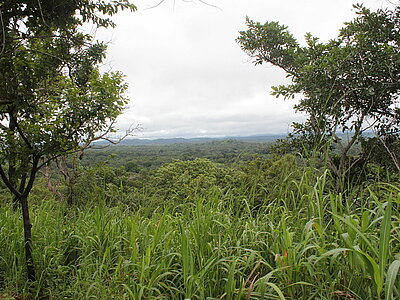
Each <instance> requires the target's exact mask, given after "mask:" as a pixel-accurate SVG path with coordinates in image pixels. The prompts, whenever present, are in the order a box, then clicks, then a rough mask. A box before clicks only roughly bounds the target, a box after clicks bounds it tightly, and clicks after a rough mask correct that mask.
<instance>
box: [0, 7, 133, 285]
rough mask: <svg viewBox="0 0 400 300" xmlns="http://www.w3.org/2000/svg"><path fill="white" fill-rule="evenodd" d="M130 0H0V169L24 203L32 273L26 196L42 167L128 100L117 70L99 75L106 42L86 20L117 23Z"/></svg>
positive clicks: (107, 122) (89, 135) (109, 122)
mask: <svg viewBox="0 0 400 300" xmlns="http://www.w3.org/2000/svg"><path fill="white" fill-rule="evenodd" d="M123 9H129V10H131V11H134V10H135V9H136V8H135V6H134V5H132V4H130V3H129V2H128V1H127V0H118V1H110V2H108V1H107V2H105V1H95V0H80V1H63V0H39V1H31V0H21V1H14V0H12V1H11V0H6V1H2V3H1V4H0V82H1V84H0V175H1V178H2V180H3V181H4V183H5V184H6V186H7V187H8V189H9V190H10V191H11V192H12V193H13V195H14V196H15V199H16V201H17V203H21V204H22V211H23V216H24V230H25V244H26V246H25V249H26V256H27V266H28V278H30V279H32V280H33V279H34V278H35V274H34V269H33V262H32V256H31V249H30V241H31V233H30V228H31V224H30V220H29V210H28V202H27V197H28V195H29V193H30V191H31V189H32V186H33V182H34V180H35V177H36V174H37V172H38V170H39V169H40V168H41V167H42V166H44V165H45V164H46V163H47V162H49V161H51V160H53V159H55V158H56V157H58V156H60V155H63V154H66V153H69V152H72V151H75V150H76V149H77V148H78V146H79V145H80V144H82V143H87V142H90V141H91V140H92V139H93V137H94V136H95V135H96V134H98V133H99V132H104V131H106V132H107V131H111V130H113V124H114V122H115V119H116V117H117V116H118V115H119V114H120V113H121V112H122V110H123V109H124V107H125V105H126V104H127V101H128V99H127V98H126V97H125V96H124V92H125V90H126V88H127V85H126V84H125V83H124V81H123V75H122V74H121V73H119V72H114V73H104V74H103V73H101V72H100V71H99V64H100V63H101V62H102V60H103V59H104V57H105V51H106V45H105V44H104V43H102V42H96V41H94V40H93V37H92V36H91V35H89V34H85V33H83V31H82V29H81V25H83V24H84V23H92V24H94V25H95V26H100V27H108V26H115V24H114V23H113V22H112V20H111V19H110V17H111V16H112V15H114V14H115V13H117V12H118V11H119V10H123Z"/></svg>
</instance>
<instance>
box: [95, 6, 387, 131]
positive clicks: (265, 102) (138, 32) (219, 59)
mask: <svg viewBox="0 0 400 300" xmlns="http://www.w3.org/2000/svg"><path fill="white" fill-rule="evenodd" d="M159 1H160V0H141V1H139V0H138V1H133V2H134V3H135V4H136V5H138V11H136V12H134V13H121V14H118V15H117V16H115V18H114V20H115V22H116V23H117V28H115V29H108V30H102V31H97V32H96V33H95V34H96V37H97V38H98V39H102V40H104V41H106V42H108V43H109V50H108V57H107V63H106V64H105V65H104V66H103V69H104V70H106V71H109V70H120V71H122V72H123V73H124V74H125V75H126V76H127V77H126V81H127V82H128V83H129V92H128V96H129V98H130V99H131V104H130V107H129V109H128V110H127V111H126V112H125V113H124V114H123V115H122V116H121V117H120V118H119V122H118V126H117V127H118V128H120V129H122V130H123V129H126V128H127V127H128V126H129V125H131V124H135V125H136V124H140V125H141V127H142V130H141V131H140V132H138V133H137V134H136V136H137V137H139V138H169V137H199V136H244V135H258V134H278V133H287V132H289V131H290V123H291V122H293V121H301V120H303V118H304V117H303V116H301V115H299V114H296V113H295V112H294V111H293V110H292V108H291V107H292V106H293V102H291V101H284V100H283V99H276V98H275V97H273V96H271V95H270V87H271V86H273V85H278V84H283V83H285V82H286V80H287V79H285V74H284V73H283V72H282V71H280V70H279V69H277V68H275V67H272V66H268V65H262V66H254V65H253V64H252V63H251V61H250V60H249V58H248V57H247V56H246V55H245V53H243V52H242V50H241V49H240V47H239V46H238V45H237V44H236V42H235V38H236V37H237V36H238V32H239V31H240V30H245V29H246V26H245V17H246V16H248V17H250V19H252V20H255V21H260V22H266V21H279V22H280V23H282V24H285V25H287V26H289V30H290V31H291V32H292V33H293V34H294V36H295V37H296V38H297V39H298V40H299V41H300V42H303V41H304V39H303V37H304V34H305V33H306V32H311V33H312V34H313V35H315V36H318V37H320V38H321V40H323V41H327V40H329V39H330V38H334V37H335V36H336V35H337V33H338V29H339V28H340V27H342V24H343V22H345V21H349V20H351V19H353V17H354V9H352V4H354V3H355V2H357V1H356V0H355V1H352V0H280V1H276V0H207V3H210V4H213V5H215V6H217V8H215V7H211V6H207V5H205V4H202V3H201V2H200V1H198V0H192V1H190V0H175V1H174V0H165V1H164V2H163V3H161V4H160V5H159V6H157V7H155V8H151V7H152V6H155V5H157V3H159ZM205 1H206V0H205ZM139 2H140V3H139ZM358 3H363V4H364V5H365V6H367V7H369V8H373V9H376V8H381V7H386V6H388V5H389V4H388V1H387V0H368V1H360V0H359V1H358Z"/></svg>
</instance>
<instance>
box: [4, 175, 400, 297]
mask: <svg viewBox="0 0 400 300" xmlns="http://www.w3.org/2000/svg"><path fill="white" fill-rule="evenodd" d="M325 183H326V176H324V175H322V176H320V177H319V178H318V180H317V181H316V183H315V184H314V183H313V184H309V183H307V180H305V178H304V177H303V178H301V179H300V180H299V181H298V182H297V183H296V185H295V186H296V189H295V190H293V191H292V192H291V193H290V194H286V196H285V198H279V197H276V198H275V199H272V200H271V199H270V200H268V202H266V203H264V205H263V206H262V207H259V208H258V209H257V210H251V209H250V207H251V203H249V201H250V200H249V199H246V198H242V199H235V198H234V197H232V196H230V195H229V193H228V194H221V193H220V192H219V191H218V190H217V189H215V190H210V193H209V194H208V196H206V197H203V198H197V199H196V200H195V201H194V202H193V203H192V204H186V205H185V206H178V207H177V206H172V207H170V208H169V209H168V208H167V209H166V210H165V211H163V212H161V211H159V212H158V211H154V212H153V213H152V215H151V216H150V217H148V216H145V214H143V213H142V212H141V211H140V210H139V211H136V212H133V211H130V210H127V209H126V208H123V207H120V206H116V207H107V206H105V205H102V204H101V203H102V196H101V195H100V194H99V195H98V199H93V205H90V206H87V207H83V208H72V209H71V208H67V207H65V206H64V205H62V204H60V203H58V202H56V201H53V200H48V201H43V202H40V203H39V204H37V205H35V206H34V207H33V215H34V217H33V223H34V228H33V233H34V249H35V253H34V254H35V260H36V267H37V269H38V274H39V282H38V284H37V286H36V287H35V288H34V290H35V291H37V294H41V295H45V296H46V298H47V299H186V298H191V299H283V298H286V299H379V298H385V297H386V299H391V294H392V293H393V292H394V298H393V299H396V298H398V297H400V294H399V290H400V281H399V280H395V278H396V277H395V276H396V275H397V270H398V265H399V259H400V257H399V256H398V253H399V245H400V243H399V242H400V240H399V237H400V219H399V213H398V205H399V202H400V196H399V190H398V189H396V188H395V187H391V186H385V185H378V186H379V187H377V186H375V187H374V188H370V191H369V192H368V193H365V194H363V196H362V197H363V199H358V200H359V203H358V205H352V203H349V202H346V201H344V200H343V199H342V197H341V196H340V195H335V194H332V193H327V192H326V189H325ZM94 203H97V204H94ZM20 223H21V219H20V217H19V212H13V211H12V209H11V208H10V207H8V206H2V207H0V245H2V246H1V247H0V291H1V292H0V299H1V298H6V297H11V296H21V295H24V294H26V292H27V288H28V287H27V284H26V281H25V271H24V263H23V261H24V258H23V251H22V249H23V247H22V232H21V227H22V226H20V225H21V224H20ZM396 255H397V256H396ZM396 259H397V260H396ZM11 299H12V298H11Z"/></svg>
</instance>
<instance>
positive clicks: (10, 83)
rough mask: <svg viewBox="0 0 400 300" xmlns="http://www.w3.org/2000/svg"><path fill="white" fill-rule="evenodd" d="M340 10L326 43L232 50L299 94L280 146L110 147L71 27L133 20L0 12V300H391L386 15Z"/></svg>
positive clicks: (256, 42)
mask: <svg viewBox="0 0 400 300" xmlns="http://www.w3.org/2000/svg"><path fill="white" fill-rule="evenodd" d="M200 2H202V1H200ZM354 8H355V10H356V12H357V14H356V16H355V18H354V20H352V21H350V22H348V23H346V24H344V25H343V26H344V27H343V28H342V29H341V31H340V33H339V35H338V36H337V38H336V39H333V40H330V41H328V42H326V43H325V42H320V41H319V40H318V39H317V38H316V37H313V36H311V35H310V34H307V35H306V41H307V43H306V45H302V44H301V43H299V42H297V40H296V39H295V38H294V37H293V35H292V34H291V33H290V32H289V30H288V28H287V27H286V26H284V25H281V24H279V23H278V22H267V23H264V24H262V23H259V22H255V21H252V20H250V19H247V22H246V26H247V30H245V31H241V32H239V33H238V38H237V40H236V42H237V44H238V47H241V48H242V50H243V51H244V52H245V53H247V54H248V55H249V57H250V58H251V59H253V62H254V64H256V65H260V64H268V65H272V66H274V67H276V68H280V69H282V70H283V71H284V72H285V73H286V75H287V77H288V78H289V79H290V83H289V84H287V85H283V86H278V87H274V88H273V89H272V93H273V94H274V95H276V96H281V97H283V98H293V97H297V96H298V95H301V100H300V101H299V103H298V104H297V106H296V110H297V111H299V112H302V113H304V114H306V115H307V120H306V121H305V122H304V123H294V124H293V132H292V133H291V134H289V136H288V137H286V138H280V139H277V140H274V141H258V142H256V141H253V142H250V141H243V140H235V139H226V140H224V139H220V140H213V141H208V142H197V143H175V144H148V145H123V144H122V143H120V142H121V141H122V140H123V139H126V140H127V139H129V138H130V137H129V135H130V134H131V132H130V131H128V132H127V133H126V135H124V136H122V137H121V139H120V140H110V138H109V134H110V133H113V132H114V127H115V124H116V118H117V117H118V116H119V115H120V114H122V113H123V110H124V108H125V106H126V104H127V103H128V101H129V99H127V97H126V90H127V86H126V84H125V82H124V77H123V75H122V74H121V73H119V72H110V73H102V72H100V71H99V65H100V64H101V63H102V62H103V60H104V58H105V54H106V45H105V44H104V43H101V42H96V41H94V40H93V37H92V36H91V35H90V34H86V33H82V30H81V26H82V25H84V24H85V23H87V22H91V23H93V24H94V25H96V26H98V27H110V26H115V24H114V23H113V21H112V18H111V17H112V16H113V15H114V14H116V13H117V12H118V11H120V10H128V11H132V12H133V11H135V10H136V7H135V6H134V5H133V4H131V3H129V2H128V1H125V0H123V1H122V0H121V1H119V0H118V1H111V2H108V1H94V0H82V1H71V2H65V1H62V0H53V1H42V0H41V1H37V2H35V1H3V2H2V3H0V16H1V28H0V29H1V30H0V49H1V51H0V177H1V181H0V299H6V300H12V299H351V300H356V299H357V300H358V299H385V300H390V299H399V298H400V280H399V277H400V276H399V272H400V213H399V212H400V164H399V158H400V155H399V154H400V138H399V134H400V108H399V95H400V48H399V41H400V21H399V20H400V8H399V7H398V5H395V8H394V9H393V10H390V9H381V10H377V11H372V10H369V9H367V8H365V7H364V6H362V5H356V6H355V7H354ZM105 142H108V143H105ZM110 143H111V144H113V143H114V144H116V145H111V144H110ZM107 145H108V146H107ZM104 146H107V147H104Z"/></svg>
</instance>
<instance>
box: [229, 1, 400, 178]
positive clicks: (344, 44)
mask: <svg viewBox="0 0 400 300" xmlns="http://www.w3.org/2000/svg"><path fill="white" fill-rule="evenodd" d="M355 8H356V9H357V17H356V18H355V19H354V20H353V21H352V22H348V23H346V24H345V27H343V28H342V29H341V31H340V34H339V36H338V37H337V38H336V39H334V40H330V41H329V42H327V43H322V42H319V40H318V38H316V37H313V36H312V35H311V34H307V35H306V42H307V44H306V46H301V45H300V44H299V43H298V42H297V41H296V40H295V38H294V37H293V36H292V35H291V34H290V32H289V31H288V30H287V27H286V26H282V25H280V24H279V23H277V22H267V23H265V24H260V23H258V22H254V21H251V20H249V19H247V26H248V30H247V31H242V32H240V36H239V37H238V39H237V42H238V43H239V44H240V46H241V47H242V49H243V50H244V51H245V52H246V53H247V54H248V55H249V56H251V57H253V58H254V63H255V64H262V63H271V64H273V65H275V66H278V67H280V68H281V69H283V70H284V71H285V72H286V73H287V76H288V77H289V78H290V79H291V80H292V83H291V84H289V85H286V86H279V87H274V88H273V92H272V94H274V95H276V96H280V95H283V96H284V97H285V98H293V97H295V96H296V95H299V94H300V95H301V99H300V101H299V103H298V104H297V105H295V109H296V110H298V111H301V112H304V113H306V114H308V116H309V118H308V120H307V122H306V123H304V124H294V128H295V132H296V133H299V134H304V133H305V134H306V135H308V136H309V137H311V140H312V141H313V145H314V149H317V150H326V143H327V142H333V143H335V144H337V146H338V148H339V149H340V153H341V159H340V162H339V164H338V165H335V164H330V167H331V169H332V170H333V171H334V172H335V173H336V174H337V175H338V176H339V177H340V176H342V175H343V174H344V173H345V172H346V166H345V164H346V159H347V156H348V152H349V150H350V149H351V147H352V146H353V145H354V144H355V143H356V142H357V141H358V140H359V138H360V137H361V134H362V132H363V131H365V130H367V129H373V130H374V131H375V132H377V134H378V135H380V136H384V135H387V134H397V133H399V130H400V114H399V102H398V101H399V100H398V99H399V91H400V80H399V74H400V63H399V62H400V51H399V45H398V41H399V39H400V32H399V30H398V26H399V23H398V22H399V14H400V9H399V8H398V7H397V8H396V9H395V10H394V11H389V10H378V11H376V12H371V11H370V10H369V9H367V8H365V7H363V6H361V5H357V6H355ZM338 131H342V132H345V133H346V134H348V135H349V136H350V138H349V139H348V140H342V139H341V138H340V137H338V136H337V132H338Z"/></svg>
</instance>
